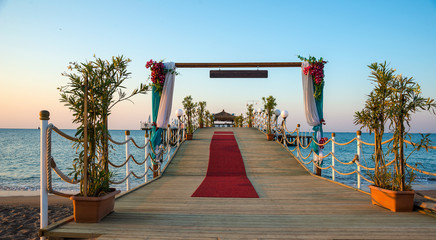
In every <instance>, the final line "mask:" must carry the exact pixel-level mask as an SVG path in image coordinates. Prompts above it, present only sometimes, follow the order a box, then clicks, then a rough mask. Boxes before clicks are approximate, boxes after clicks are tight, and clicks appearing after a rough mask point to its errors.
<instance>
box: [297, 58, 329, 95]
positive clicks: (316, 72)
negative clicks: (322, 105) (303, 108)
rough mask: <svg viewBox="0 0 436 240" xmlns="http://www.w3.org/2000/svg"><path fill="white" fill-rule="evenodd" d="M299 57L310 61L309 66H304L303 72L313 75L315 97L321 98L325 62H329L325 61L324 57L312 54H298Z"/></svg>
mask: <svg viewBox="0 0 436 240" xmlns="http://www.w3.org/2000/svg"><path fill="white" fill-rule="evenodd" d="M298 58H299V59H301V61H307V62H308V63H309V66H307V67H305V68H303V74H304V75H307V74H310V75H312V80H313V83H314V84H313V85H314V88H315V91H314V93H313V97H314V98H315V99H316V100H320V99H321V93H322V89H323V87H324V64H326V63H327V62H326V61H324V60H323V59H322V58H320V59H316V58H315V57H312V56H309V58H305V57H302V56H298Z"/></svg>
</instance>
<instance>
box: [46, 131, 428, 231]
mask: <svg viewBox="0 0 436 240" xmlns="http://www.w3.org/2000/svg"><path fill="white" fill-rule="evenodd" d="M214 131H234V133H235V138H236V140H237V142H238V145H239V148H240V151H241V154H242V157H243V159H244V163H245V167H246V172H247V176H248V177H249V179H250V181H251V182H252V184H253V186H254V188H255V189H256V191H257V193H258V194H259V196H260V198H197V197H195V198H194V197H191V195H192V193H193V192H194V191H195V190H196V189H197V187H198V186H199V185H200V183H201V182H202V181H203V179H204V176H205V174H206V170H207V166H208V160H209V144H210V141H211V136H212V135H213V132H214ZM42 233H43V235H44V236H47V237H50V238H54V239H58V238H59V239H62V238H97V237H98V238H99V239H240V238H244V239H258V238H262V239H263V238H268V239H296V238H297V239H333V238H335V239H338V238H339V239H368V238H369V239H371V238H377V239H436V218H434V217H431V216H428V215H424V214H421V213H418V212H411V213H393V212H390V211H389V210H386V209H383V208H381V207H378V206H374V205H371V200H370V196H369V195H367V194H365V193H362V192H359V191H356V190H353V189H350V188H347V187H344V186H341V185H339V184H335V183H332V182H330V181H327V180H325V179H321V178H318V177H315V176H312V175H310V174H308V172H307V171H306V170H305V169H304V168H303V167H302V166H301V165H300V164H299V163H298V162H297V161H296V160H295V159H294V158H293V157H292V155H291V154H289V152H288V151H286V150H285V148H283V147H282V146H281V145H280V144H278V143H276V142H268V141H266V137H265V136H264V134H262V133H261V132H259V131H258V130H256V129H254V128H204V129H199V130H198V131H197V132H196V133H195V134H194V140H192V141H186V142H184V143H183V144H182V146H181V148H180V150H179V152H178V153H177V154H176V156H175V157H174V159H173V161H172V162H171V163H170V165H169V166H168V168H167V169H166V171H165V173H164V175H163V176H162V177H160V178H159V179H157V180H155V181H153V182H150V183H149V184H147V185H145V186H143V187H140V188H138V189H136V190H135V191H131V192H130V193H128V194H125V195H123V196H122V197H119V198H118V199H117V200H116V203H115V212H113V213H112V214H110V215H109V216H107V217H106V218H105V219H103V220H102V221H101V222H100V223H94V224H89V223H88V224H84V223H82V224H78V223H74V222H72V221H64V223H63V224H58V225H51V226H49V227H47V228H46V229H44V230H42Z"/></svg>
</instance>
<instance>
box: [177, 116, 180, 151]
mask: <svg viewBox="0 0 436 240" xmlns="http://www.w3.org/2000/svg"><path fill="white" fill-rule="evenodd" d="M177 118H178V121H177V147H178V146H180V141H181V139H180V117H177Z"/></svg>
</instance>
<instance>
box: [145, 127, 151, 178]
mask: <svg viewBox="0 0 436 240" xmlns="http://www.w3.org/2000/svg"><path fill="white" fill-rule="evenodd" d="M149 141H150V139H149V138H148V133H147V131H145V164H144V165H145V172H147V171H148V168H149V167H150V161H151V160H150V159H149V158H148V155H149V154H150V146H148V144H149ZM144 181H145V182H148V174H145V177H144Z"/></svg>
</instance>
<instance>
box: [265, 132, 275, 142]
mask: <svg viewBox="0 0 436 240" xmlns="http://www.w3.org/2000/svg"><path fill="white" fill-rule="evenodd" d="M266 139H267V140H268V141H273V140H274V134H272V133H268V134H267V135H266Z"/></svg>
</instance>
